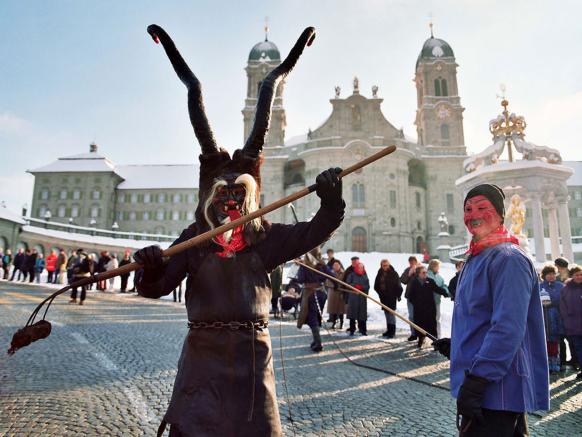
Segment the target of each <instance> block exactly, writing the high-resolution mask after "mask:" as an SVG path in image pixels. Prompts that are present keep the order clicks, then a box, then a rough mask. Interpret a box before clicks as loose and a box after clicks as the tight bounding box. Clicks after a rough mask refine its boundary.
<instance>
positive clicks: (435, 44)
mask: <svg viewBox="0 0 582 437" xmlns="http://www.w3.org/2000/svg"><path fill="white" fill-rule="evenodd" d="M454 57H455V54H454V53H453V49H452V48H451V46H450V45H449V43H448V42H446V41H443V40H442V39H439V38H434V37H432V36H431V37H430V38H429V39H427V40H426V41H425V42H424V45H423V46H422V50H421V51H420V55H418V60H417V61H416V65H418V63H419V62H420V61H422V60H435V59H439V58H454Z"/></svg>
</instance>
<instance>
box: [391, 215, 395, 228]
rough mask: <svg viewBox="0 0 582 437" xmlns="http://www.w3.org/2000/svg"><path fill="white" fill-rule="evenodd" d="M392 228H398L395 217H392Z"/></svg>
mask: <svg viewBox="0 0 582 437" xmlns="http://www.w3.org/2000/svg"><path fill="white" fill-rule="evenodd" d="M390 226H392V227H393V228H395V227H396V219H395V218H394V217H390Z"/></svg>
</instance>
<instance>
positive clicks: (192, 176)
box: [115, 164, 199, 190]
mask: <svg viewBox="0 0 582 437" xmlns="http://www.w3.org/2000/svg"><path fill="white" fill-rule="evenodd" d="M115 172H116V173H117V174H118V175H119V176H121V177H122V178H123V179H125V180H124V181H123V182H122V183H121V184H119V185H118V186H117V189H118V190H144V189H167V188H184V189H193V188H198V179H199V166H198V165H195V164H188V165H185V164H176V165H118V166H117V167H115Z"/></svg>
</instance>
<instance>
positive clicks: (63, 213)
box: [36, 205, 102, 219]
mask: <svg viewBox="0 0 582 437" xmlns="http://www.w3.org/2000/svg"><path fill="white" fill-rule="evenodd" d="M36 212H37V217H39V218H42V219H44V218H49V217H53V215H54V216H56V217H59V218H65V217H72V218H77V217H79V216H81V215H82V209H81V207H80V206H79V205H73V206H71V207H67V206H65V205H59V206H58V207H57V210H56V211H51V210H50V209H48V206H47V205H41V206H40V207H39V208H38V209H37V211H36ZM47 213H48V215H47ZM101 214H102V210H101V208H100V207H99V205H92V206H91V207H90V208H89V216H90V217H92V218H98V217H101Z"/></svg>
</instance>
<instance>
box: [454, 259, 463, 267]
mask: <svg viewBox="0 0 582 437" xmlns="http://www.w3.org/2000/svg"><path fill="white" fill-rule="evenodd" d="M464 263H465V261H463V260H462V259H460V260H458V261H457V262H456V263H455V267H459V266H460V265H461V264H464Z"/></svg>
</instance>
